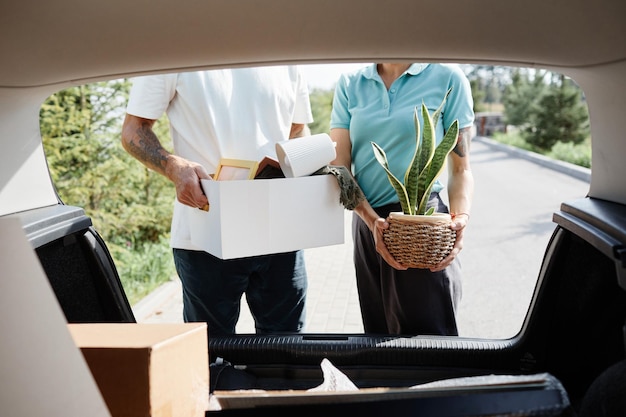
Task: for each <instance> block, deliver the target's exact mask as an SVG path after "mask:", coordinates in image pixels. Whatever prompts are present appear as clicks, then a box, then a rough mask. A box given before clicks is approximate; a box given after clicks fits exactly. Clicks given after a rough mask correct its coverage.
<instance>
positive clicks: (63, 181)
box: [40, 80, 175, 298]
mask: <svg viewBox="0 0 626 417" xmlns="http://www.w3.org/2000/svg"><path fill="white" fill-rule="evenodd" d="M129 88H130V85H129V82H128V81H127V80H115V81H109V82H101V83H95V84H89V85H82V86H78V87H73V88H69V89H66V90H63V91H60V92H58V93H56V94H54V95H52V96H51V97H49V98H48V99H47V100H46V101H45V102H44V104H43V105H42V107H41V110H40V129H41V134H42V138H43V144H44V149H45V152H46V157H47V160H48V165H49V169H50V174H51V177H52V181H53V183H54V185H55V187H56V189H57V192H58V194H59V197H60V199H61V200H62V201H63V202H64V203H65V204H68V205H73V206H78V207H82V208H83V209H84V210H85V212H86V213H87V215H88V216H89V217H91V219H92V221H93V224H94V226H95V227H96V229H97V230H98V231H99V233H100V234H101V235H102V236H103V238H104V239H105V241H106V242H107V245H108V246H109V249H110V250H111V253H112V255H113V257H114V259H115V260H116V263H117V267H118V271H119V272H120V276H121V278H122V281H123V282H124V281H127V282H128V281H139V282H141V281H147V282H150V281H153V280H155V277H154V276H147V272H146V271H143V272H141V271H138V270H137V269H138V268H137V266H138V265H141V263H142V262H144V261H148V260H145V259H140V260H139V262H138V259H133V257H132V253H137V254H140V253H146V252H150V251H152V252H154V250H153V249H148V247H149V246H150V245H160V246H163V245H167V239H168V236H169V228H170V221H171V215H172V213H171V212H172V202H173V201H174V198H175V193H174V189H173V187H172V186H171V184H170V183H169V181H168V180H167V179H166V178H165V177H163V176H161V175H159V174H157V173H155V172H153V171H150V170H148V169H146V168H145V167H144V166H143V165H142V164H141V163H139V162H138V161H137V160H135V159H134V158H132V157H131V156H130V155H129V154H128V153H127V152H126V151H125V150H124V149H123V147H122V145H121V141H120V132H121V123H122V120H123V117H124V108H125V104H126V101H127V98H128V92H129ZM155 129H158V130H157V134H158V135H159V137H160V138H162V139H163V140H164V142H165V144H169V143H170V140H169V133H168V126H167V123H166V122H165V123H164V120H162V121H159V123H157V124H156V127H155ZM166 146H167V145H166ZM166 247H167V246H166ZM127 252H128V253H127ZM170 258H171V257H170ZM131 259H132V260H131ZM149 262H152V263H153V262H154V260H152V261H149ZM133 268H134V269H133ZM141 268H142V267H139V269H141ZM145 269H146V270H149V268H145ZM136 270H137V271H136ZM172 271H173V267H171V266H170V265H164V266H163V267H162V268H161V274H162V275H163V276H162V277H156V279H157V280H161V281H163V280H165V279H169V278H170V277H171V275H172ZM137 274H139V275H137ZM129 285H130V284H129ZM133 286H134V284H133ZM125 287H126V285H125ZM129 298H132V297H131V296H129Z"/></svg>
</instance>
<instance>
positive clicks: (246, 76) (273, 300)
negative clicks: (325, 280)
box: [122, 66, 313, 336]
mask: <svg viewBox="0 0 626 417" xmlns="http://www.w3.org/2000/svg"><path fill="white" fill-rule="evenodd" d="M164 113H166V114H167V117H168V119H169V122H170V129H171V134H172V141H173V147H174V151H173V153H170V152H168V151H167V150H166V149H164V148H163V146H162V145H161V142H160V140H159V138H158V137H157V136H156V135H155V133H154V131H153V129H152V126H153V125H154V123H155V121H156V120H157V119H159V118H160V117H161V115H163V114H164ZM312 121H313V117H312V113H311V105H310V101H309V92H308V87H307V85H306V82H305V80H304V79H303V77H302V75H301V73H300V71H299V69H298V67H296V66H278V67H258V68H238V69H225V70H210V71H199V72H187V73H179V74H166V75H154V76H145V77H138V78H136V79H134V80H133V86H132V89H131V93H130V97H129V100H128V105H127V109H126V117H125V119H124V124H123V127H122V143H123V146H124V148H125V149H126V150H127V152H129V153H130V154H131V155H132V156H134V157H135V158H136V159H138V160H139V161H140V162H142V163H143V164H144V165H145V166H147V167H148V168H150V169H152V170H154V171H156V172H158V173H160V174H162V175H164V176H166V177H167V178H168V179H170V180H171V181H172V183H173V184H174V186H175V187H176V201H175V202H174V213H173V218H172V226H171V246H172V248H173V253H174V262H175V265H176V270H177V272H178V275H179V277H180V279H181V281H182V284H183V317H184V320H185V321H187V322H192V321H202V322H207V323H208V327H209V332H210V334H211V335H212V336H216V335H229V334H234V333H235V326H236V324H237V321H238V319H239V312H240V302H241V297H242V295H243V294H244V293H245V294H246V300H247V303H248V306H249V308H250V311H251V313H252V316H253V318H254V321H255V327H256V332H257V333H276V332H299V331H301V330H302V329H303V326H304V320H305V299H306V289H307V276H306V269H305V265H304V257H303V253H302V251H296V252H288V253H282V254H273V255H264V256H257V257H249V258H240V259H233V260H221V259H219V258H217V257H214V256H212V255H211V254H209V253H207V252H204V251H202V250H201V249H200V248H198V247H196V246H194V244H193V243H192V242H191V238H190V221H189V213H190V210H198V209H199V208H203V207H205V206H207V204H208V205H210V202H209V201H208V200H207V198H206V196H205V195H204V193H203V192H202V188H201V186H200V179H208V178H210V177H209V173H214V172H215V170H216V168H217V166H218V164H219V160H220V159H221V158H231V159H244V160H256V161H260V160H262V159H263V158H264V157H265V156H271V157H275V156H276V155H275V143H276V142H280V141H283V140H286V139H287V138H295V137H299V136H303V132H304V131H305V127H306V125H307V124H308V123H311V122H312ZM208 233H210V231H208Z"/></svg>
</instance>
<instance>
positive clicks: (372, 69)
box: [363, 63, 430, 79]
mask: <svg viewBox="0 0 626 417" xmlns="http://www.w3.org/2000/svg"><path fill="white" fill-rule="evenodd" d="M428 65H430V64H420V63H415V64H411V66H410V67H409V68H408V69H407V70H406V71H404V74H410V75H417V74H419V73H421V72H422V71H424V70H425V69H426V68H428ZM363 75H364V76H365V78H369V79H373V78H376V77H378V71H376V64H372V65H370V66H369V67H366V68H365V71H364V72H363Z"/></svg>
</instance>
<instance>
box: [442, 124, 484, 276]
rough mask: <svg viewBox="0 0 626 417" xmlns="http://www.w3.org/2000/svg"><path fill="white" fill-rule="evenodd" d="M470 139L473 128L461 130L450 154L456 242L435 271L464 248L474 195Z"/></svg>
mask: <svg viewBox="0 0 626 417" xmlns="http://www.w3.org/2000/svg"><path fill="white" fill-rule="evenodd" d="M470 139H471V128H469V127H466V128H463V129H461V130H459V137H458V138H457V143H456V146H455V147H454V149H453V150H452V152H450V155H449V156H448V199H449V202H450V213H453V214H456V216H455V217H454V219H453V226H452V228H453V229H454V230H455V231H456V242H455V244H454V248H453V249H452V253H450V255H449V256H448V257H447V258H446V259H444V260H443V261H441V263H440V264H439V265H437V266H436V267H435V268H433V269H432V270H433V271H439V270H442V269H443V268H445V267H446V266H448V265H449V264H450V263H451V262H452V260H453V259H454V258H455V257H456V255H458V253H459V252H460V251H461V249H463V229H465V226H466V225H467V221H468V220H469V213H470V210H471V207H472V197H473V196H474V176H473V175H472V170H471V168H470ZM461 213H462V214H461Z"/></svg>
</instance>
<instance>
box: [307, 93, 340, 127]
mask: <svg viewBox="0 0 626 417" xmlns="http://www.w3.org/2000/svg"><path fill="white" fill-rule="evenodd" d="M333 96H334V93H333V91H332V90H322V89H319V88H316V89H313V90H311V92H310V98H311V111H312V113H313V119H314V121H313V123H311V124H310V125H309V128H310V129H311V134H313V135H315V134H318V133H329V132H330V112H331V109H332V106H333Z"/></svg>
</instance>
